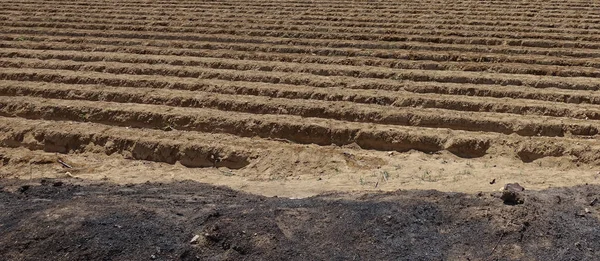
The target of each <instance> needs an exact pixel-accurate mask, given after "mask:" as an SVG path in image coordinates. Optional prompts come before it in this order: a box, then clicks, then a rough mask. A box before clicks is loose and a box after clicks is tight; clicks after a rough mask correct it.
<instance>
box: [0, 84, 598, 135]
mask: <svg viewBox="0 0 600 261" xmlns="http://www.w3.org/2000/svg"><path fill="white" fill-rule="evenodd" d="M6 89H7V88H2V89H0V90H1V91H5V90H6ZM54 90H55V89H54ZM15 91H17V92H18V90H15V89H13V93H14V94H16V92H15ZM102 91H103V88H99V89H96V90H95V91H81V92H78V95H71V96H70V97H71V98H72V100H81V101H102V102H114V101H116V102H119V103H137V104H152V105H169V106H175V107H192V108H210V109H217V110H221V111H232V112H243V113H252V114H280V115H293V116H302V117H311V118H324V119H332V120H342V121H351V122H365V123H375V124H388V125H400V126H418V127H428V128H447V129H453V130H466V131H484V132H495V133H503V134H512V133H516V134H518V135H521V136H570V135H574V136H586V137H589V136H594V135H596V134H597V133H598V129H600V127H599V126H600V125H599V124H597V123H595V122H590V121H581V120H575V119H568V118H560V119H554V118H552V117H541V116H526V115H520V116H516V115H513V114H498V113H488V112H480V113H475V114H474V113H471V112H462V111H448V110H439V109H419V108H409V107H400V106H396V108H393V107H390V106H379V105H364V104H356V103H350V102H323V101H311V102H310V103H307V102H306V101H297V100H290V99H281V98H279V99H270V98H262V97H256V96H254V97H253V96H245V97H244V96H239V95H235V96H228V95H217V96H215V95H208V94H206V93H194V94H193V95H190V94H189V93H188V95H181V94H180V95H179V96H177V95H175V96H159V95H156V94H152V95H149V94H145V93H140V92H139V90H138V92H137V93H135V92H134V93H127V92H125V93H123V94H118V93H115V92H112V93H110V92H109V93H105V94H102ZM20 93H21V94H26V91H25V93H24V92H23V91H21V92H20ZM37 93H38V94H42V95H41V96H43V97H44V98H53V97H52V96H57V97H56V98H59V99H67V98H68V97H69V96H68V94H67V95H65V96H63V97H61V96H60V94H61V92H60V91H56V92H52V91H46V90H45V89H43V90H42V91H37ZM2 94H11V93H6V92H3V93H2ZM47 94H49V95H47ZM62 94H65V92H64V91H63V92H62ZM107 95H110V96H109V97H107ZM32 96H36V95H32ZM21 97H23V96H21ZM104 97H107V98H104ZM73 98H74V99H73ZM99 98H102V99H99ZM113 99H114V100H113ZM8 101H12V98H8V97H7V98H0V108H1V107H3V106H5V110H4V112H5V113H6V114H8V115H10V114H11V113H12V112H13V111H15V110H17V111H18V109H15V105H14V104H11V103H10V102H8ZM40 101H43V102H42V103H44V105H46V104H47V102H46V101H44V100H40V99H38V98H35V99H30V98H25V97H23V100H22V101H19V104H22V105H23V106H27V104H28V103H29V104H33V105H30V106H31V107H33V106H36V104H37V103H38V102H40ZM53 102H54V101H53ZM51 104H54V105H56V106H62V105H64V102H63V101H60V102H55V103H51ZM83 104H84V105H86V106H87V108H90V106H91V104H94V103H89V102H87V103H83ZM156 108H157V109H155V110H153V111H159V112H160V111H169V112H173V108H168V109H164V107H156ZM0 110H1V109H0ZM84 110H85V109H84ZM40 111H42V110H41V109H40ZM86 111H87V110H86ZM588 113H590V114H593V115H595V117H596V118H598V115H600V114H599V113H598V110H596V111H595V112H594V111H592V110H590V111H588ZM87 114H88V113H87V112H82V113H79V115H87ZM198 114H200V115H202V114H203V113H201V112H198ZM181 117H183V116H176V117H175V118H181ZM69 120H73V118H69ZM78 120H81V119H78ZM186 126H187V125H186ZM173 127H175V128H179V126H173Z"/></svg>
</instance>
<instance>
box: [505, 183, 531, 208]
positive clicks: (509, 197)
mask: <svg viewBox="0 0 600 261" xmlns="http://www.w3.org/2000/svg"><path fill="white" fill-rule="evenodd" d="M524 190H525V188H523V187H522V186H521V185H519V183H509V184H506V185H505V186H504V190H503V191H502V196H501V197H500V198H501V199H502V200H504V204H508V205H517V204H523V202H524V198H523V195H522V194H521V192H522V191H524Z"/></svg>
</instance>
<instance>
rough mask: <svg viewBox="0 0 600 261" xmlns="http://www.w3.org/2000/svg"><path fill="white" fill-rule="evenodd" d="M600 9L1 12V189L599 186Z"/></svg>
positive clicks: (327, 5)
mask: <svg viewBox="0 0 600 261" xmlns="http://www.w3.org/2000/svg"><path fill="white" fill-rule="evenodd" d="M598 10H600V3H598V2H594V1H521V2H514V1H483V2H482V1H472V0H465V1H415V2H413V1H394V2H391V1H360V2H355V1H232V0H226V1H219V2H212V1H210V2H201V1H134V0H131V1H91V0H86V1H63V0H57V1H40V0H33V1H25V0H6V1H2V5H1V6H0V95H1V96H0V130H1V132H0V146H2V148H0V156H1V157H0V158H2V159H3V160H2V163H0V164H3V165H4V167H3V169H4V170H3V171H0V175H2V176H4V177H15V176H16V177H21V178H26V177H29V178H31V177H48V176H50V177H53V176H61V175H62V176H64V175H67V176H69V177H83V178H92V179H93V178H98V179H100V178H102V179H109V180H110V179H112V180H113V181H116V182H130V181H144V180H166V179H195V180H200V181H203V182H209V183H214V184H226V185H230V186H232V187H234V188H241V189H246V190H248V191H252V192H260V193H262V194H273V195H275V194H286V195H309V194H314V193H318V192H321V191H327V190H355V189H384V190H393V189H398V188H436V189H441V190H453V191H466V192H472V191H478V190H492V189H494V190H495V189H497V187H498V185H493V186H492V185H490V184H489V183H490V181H492V180H497V181H498V182H499V183H500V182H509V181H511V182H514V181H519V182H521V183H522V184H525V185H526V186H528V187H533V188H544V187H549V186H562V185H574V184H578V183H594V182H596V177H597V170H594V167H595V166H597V165H598V164H600V144H599V143H598V137H599V133H600V92H599V90H600V78H599V76H600V13H599V12H598ZM56 153H59V154H56ZM59 158H60V160H61V161H63V162H66V163H67V164H68V165H69V166H71V167H73V168H71V169H64V168H63V166H61V165H58V164H57V163H56V162H57V160H58V159H59ZM132 160H133V161H132ZM67 171H68V173H67ZM132 173H136V174H132ZM140 173H143V174H140ZM492 183H494V182H492ZM282 191H283V192H282ZM290 191H292V192H290Z"/></svg>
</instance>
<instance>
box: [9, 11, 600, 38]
mask: <svg viewBox="0 0 600 261" xmlns="http://www.w3.org/2000/svg"><path fill="white" fill-rule="evenodd" d="M0 21H20V22H29V23H71V24H72V23H76V24H92V25H105V26H109V27H112V28H115V29H116V28H118V27H119V26H130V27H131V28H135V30H139V31H141V30H142V29H144V28H146V27H162V26H166V27H169V28H190V27H192V28H195V27H213V28H214V27H220V28H224V27H236V28H245V29H266V30H303V31H317V32H319V31H323V32H345V33H347V32H353V33H357V32H359V33H364V32H369V33H380V34H381V33H383V34H406V33H408V32H410V31H408V30H428V31H434V30H436V31H435V33H436V34H437V33H441V32H446V31H452V32H456V35H462V36H473V35H475V34H476V36H484V35H485V34H486V33H487V34H489V33H490V32H495V33H497V32H511V34H506V35H510V36H514V35H516V34H515V33H527V35H523V34H519V36H520V37H523V38H542V39H559V40H560V39H562V40H586V39H587V40H589V41H595V40H597V38H596V37H595V35H597V34H598V33H599V32H600V30H594V29H592V28H587V29H585V30H581V29H574V28H543V27H539V26H528V27H519V26H510V27H503V26H498V25H493V26H481V25H467V24H462V23H459V24H447V23H442V24H437V23H435V22H432V23H428V24H423V21H421V20H409V22H402V21H398V22H396V23H389V22H387V23H352V22H337V21H307V20H291V19H290V20H284V21H282V20H280V19H277V20H276V19H272V18H266V19H257V18H255V17H254V18H252V19H249V18H237V17H234V18H225V19H223V18H210V17H202V18H197V19H194V21H189V20H188V19H181V20H175V21H173V20H168V21H162V20H160V21H144V20H132V19H131V18H128V17H125V18H119V19H116V18H103V17H100V19H98V18H95V17H93V16H86V17H85V18H82V17H81V16H77V17H56V16H52V17H31V16H29V15H26V16H19V15H5V16H0ZM140 28H141V29H140ZM598 28H600V26H599V27H598ZM477 32H482V33H477ZM429 33H430V34H431V32H429ZM469 33H470V34H469ZM534 33H535V34H534ZM565 34H568V35H565ZM538 36H539V37H538ZM542 36H543V37H542ZM501 38H506V37H501Z"/></svg>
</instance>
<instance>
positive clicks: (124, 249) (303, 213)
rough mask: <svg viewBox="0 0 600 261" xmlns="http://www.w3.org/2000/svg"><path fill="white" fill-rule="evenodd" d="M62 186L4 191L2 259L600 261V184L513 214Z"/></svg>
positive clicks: (20, 184)
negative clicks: (599, 260)
mask: <svg viewBox="0 0 600 261" xmlns="http://www.w3.org/2000/svg"><path fill="white" fill-rule="evenodd" d="M63 182H65V183H63ZM66 182H72V181H60V180H41V181H39V182H37V181H36V182H32V181H28V182H25V181H18V180H4V181H2V182H1V183H0V184H1V186H2V192H1V193H0V206H2V209H3V211H2V212H1V213H0V228H1V229H2V233H1V235H0V246H1V247H0V256H1V257H2V259H4V260H40V259H52V260H82V259H86V260H92V259H94V260H100V259H104V260H149V259H156V260H173V259H182V260H276V259H279V260H282V259H285V260H391V259H398V258H399V259H401V260H595V259H597V258H598V256H599V253H598V249H600V221H599V220H598V206H596V205H595V204H594V203H592V202H593V201H594V199H596V197H597V195H598V194H599V193H600V187H599V186H591V185H588V186H578V187H573V188H556V189H549V190H545V191H526V192H525V193H524V197H525V203H524V204H521V205H516V206H510V205H505V204H504V203H503V202H502V200H500V199H499V198H498V197H499V195H497V194H496V193H480V194H475V195H469V194H462V193H442V192H437V191H396V192H388V193H369V194H348V193H344V194H342V193H331V194H324V195H320V196H316V197H311V198H305V199H287V198H285V199H284V198H276V197H263V196H255V195H250V194H245V193H242V192H236V191H233V190H230V189H227V188H222V187H214V186H210V185H206V184H200V183H196V182H191V181H187V182H179V183H172V184H154V183H147V184H138V185H126V186H119V185H113V184H108V183H104V184H98V183H89V182H77V184H69V183H66ZM590 203H592V204H590ZM586 209H587V210H586ZM195 235H198V236H199V237H198V238H197V240H196V242H193V243H190V240H192V238H194V236H195Z"/></svg>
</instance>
